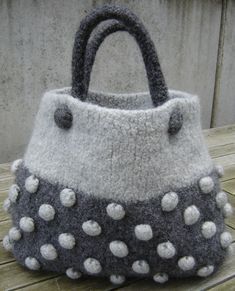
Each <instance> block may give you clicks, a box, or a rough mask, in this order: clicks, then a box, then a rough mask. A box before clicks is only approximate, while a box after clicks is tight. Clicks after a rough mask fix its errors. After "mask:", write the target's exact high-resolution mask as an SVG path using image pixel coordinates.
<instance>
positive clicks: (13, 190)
mask: <svg viewBox="0 0 235 291" xmlns="http://www.w3.org/2000/svg"><path fill="white" fill-rule="evenodd" d="M19 193H20V188H19V186H18V185H16V184H13V185H12V186H11V187H10V190H9V194H8V195H9V199H10V201H11V202H12V203H15V202H16V201H17V199H18V196H19Z"/></svg>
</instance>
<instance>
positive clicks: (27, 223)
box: [20, 217, 34, 232]
mask: <svg viewBox="0 0 235 291" xmlns="http://www.w3.org/2000/svg"><path fill="white" fill-rule="evenodd" d="M20 228H21V229H22V230H23V231H25V232H32V231H34V221H33V219H32V218H31V217H22V218H21V219H20Z"/></svg>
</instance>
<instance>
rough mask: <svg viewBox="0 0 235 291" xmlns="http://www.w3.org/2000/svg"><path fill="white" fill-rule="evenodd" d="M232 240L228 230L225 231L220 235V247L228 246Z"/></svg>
mask: <svg viewBox="0 0 235 291" xmlns="http://www.w3.org/2000/svg"><path fill="white" fill-rule="evenodd" d="M232 241H233V238H232V235H231V234H230V233H229V232H228V231H225V232H223V233H222V234H221V235H220V244H221V246H222V248H224V249H226V248H227V247H229V246H230V244H231V243H232Z"/></svg>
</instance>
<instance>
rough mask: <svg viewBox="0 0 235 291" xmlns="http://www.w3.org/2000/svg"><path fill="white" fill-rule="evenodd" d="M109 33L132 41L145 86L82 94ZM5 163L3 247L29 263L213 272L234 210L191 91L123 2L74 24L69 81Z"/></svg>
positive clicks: (116, 276)
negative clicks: (169, 71) (171, 72)
mask: <svg viewBox="0 0 235 291" xmlns="http://www.w3.org/2000/svg"><path fill="white" fill-rule="evenodd" d="M105 20H111V22H109V23H106V25H105V26H104V27H102V29H101V31H100V32H97V34H96V35H95V36H94V38H93V39H91V40H90V41H89V39H90V35H91V33H92V31H93V29H94V28H95V27H96V26H97V25H99V24H100V23H101V22H103V21H105ZM117 30H125V31H128V32H129V33H130V34H131V35H132V36H133V37H134V38H135V39H136V41H137V43H138V45H139V47H140V50H141V53H142V56H143V60H144V63H145V67H146V71H147V77H148V82H149V91H150V92H147V93H137V94H103V93H97V92H90V91H88V85H89V79H90V72H91V67H92V64H93V62H94V57H95V54H96V51H97V49H98V47H99V45H100V44H101V43H102V41H103V40H104V38H105V37H106V36H107V35H109V34H110V33H113V32H115V31H117ZM12 171H13V173H15V175H16V181H15V184H14V185H12V186H11V188H10V191H9V198H7V200H6V201H5V208H6V209H7V210H8V211H9V212H10V213H11V215H12V221H13V227H12V228H11V229H10V230H9V234H8V235H7V236H6V237H5V238H4V240H3V244H4V246H5V248H6V249H8V250H12V252H13V254H14V256H15V257H16V259H17V260H18V261H19V262H20V263H21V264H22V265H24V266H26V267H27V268H29V269H31V270H39V269H42V270H49V271H55V272H59V273H66V274H67V275H68V276H69V277H70V278H72V279H77V278H79V277H80V276H81V275H92V276H100V277H109V278H110V280H111V282H113V283H116V284H120V283H122V282H124V280H125V278H126V277H127V278H128V277H152V278H153V279H154V280H155V281H156V282H159V283H164V282H165V281H167V280H168V278H170V277H172V278H173V277H188V276H201V277H205V276H208V275H210V274H212V273H213V272H214V271H216V270H217V268H218V267H219V265H220V264H221V263H222V261H223V259H224V256H225V254H226V249H227V247H228V246H229V244H230V243H231V241H232V238H231V235H230V233H228V232H227V231H226V230H225V225H224V217H226V216H228V215H229V214H230V213H231V212H232V207H231V205H230V204H229V203H228V202H227V197H226V194H225V193H224V192H223V191H221V189H220V184H219V177H221V176H222V174H223V170H222V168H221V167H218V166H215V165H214V164H213V162H212V160H211V158H210V156H209V154H208V150H207V147H206V145H205V142H204V139H203V135H202V131H201V124H200V108H199V100H198V97H197V96H194V95H191V94H188V93H184V92H180V91H172V90H168V89H167V86H166V84H165V80H164V77H163V74H162V71H161V68H160V65H159V61H158V57H157V54H156V51H155V47H154V44H153V42H152V40H151V39H150V36H149V34H148V32H147V31H146V29H145V28H144V26H143V24H142V23H141V22H140V20H139V19H138V18H137V17H136V16H135V15H134V14H133V13H132V12H130V11H129V10H127V9H124V8H121V7H116V6H104V7H102V8H99V9H97V10H95V11H94V12H92V13H91V14H89V15H88V16H87V17H85V18H84V20H83V21H82V22H81V25H80V28H79V30H78V32H77V34H76V37H75V43H74V50H73V61H72V88H64V89H58V90H52V91H49V92H47V93H46V94H45V95H44V97H43V99H42V101H41V105H40V109H39V112H38V115H37V118H36V123H35V128H34V131H33V134H32V137H31V140H30V142H29V145H28V147H27V150H26V153H25V155H24V158H23V159H22V160H17V161H15V162H14V163H13V165H12Z"/></svg>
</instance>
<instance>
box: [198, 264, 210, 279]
mask: <svg viewBox="0 0 235 291" xmlns="http://www.w3.org/2000/svg"><path fill="white" fill-rule="evenodd" d="M213 272H214V266H212V265H209V266H206V267H202V268H201V269H199V270H198V271H197V275H198V276H199V277H207V276H210V275H211V274H212V273H213Z"/></svg>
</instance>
